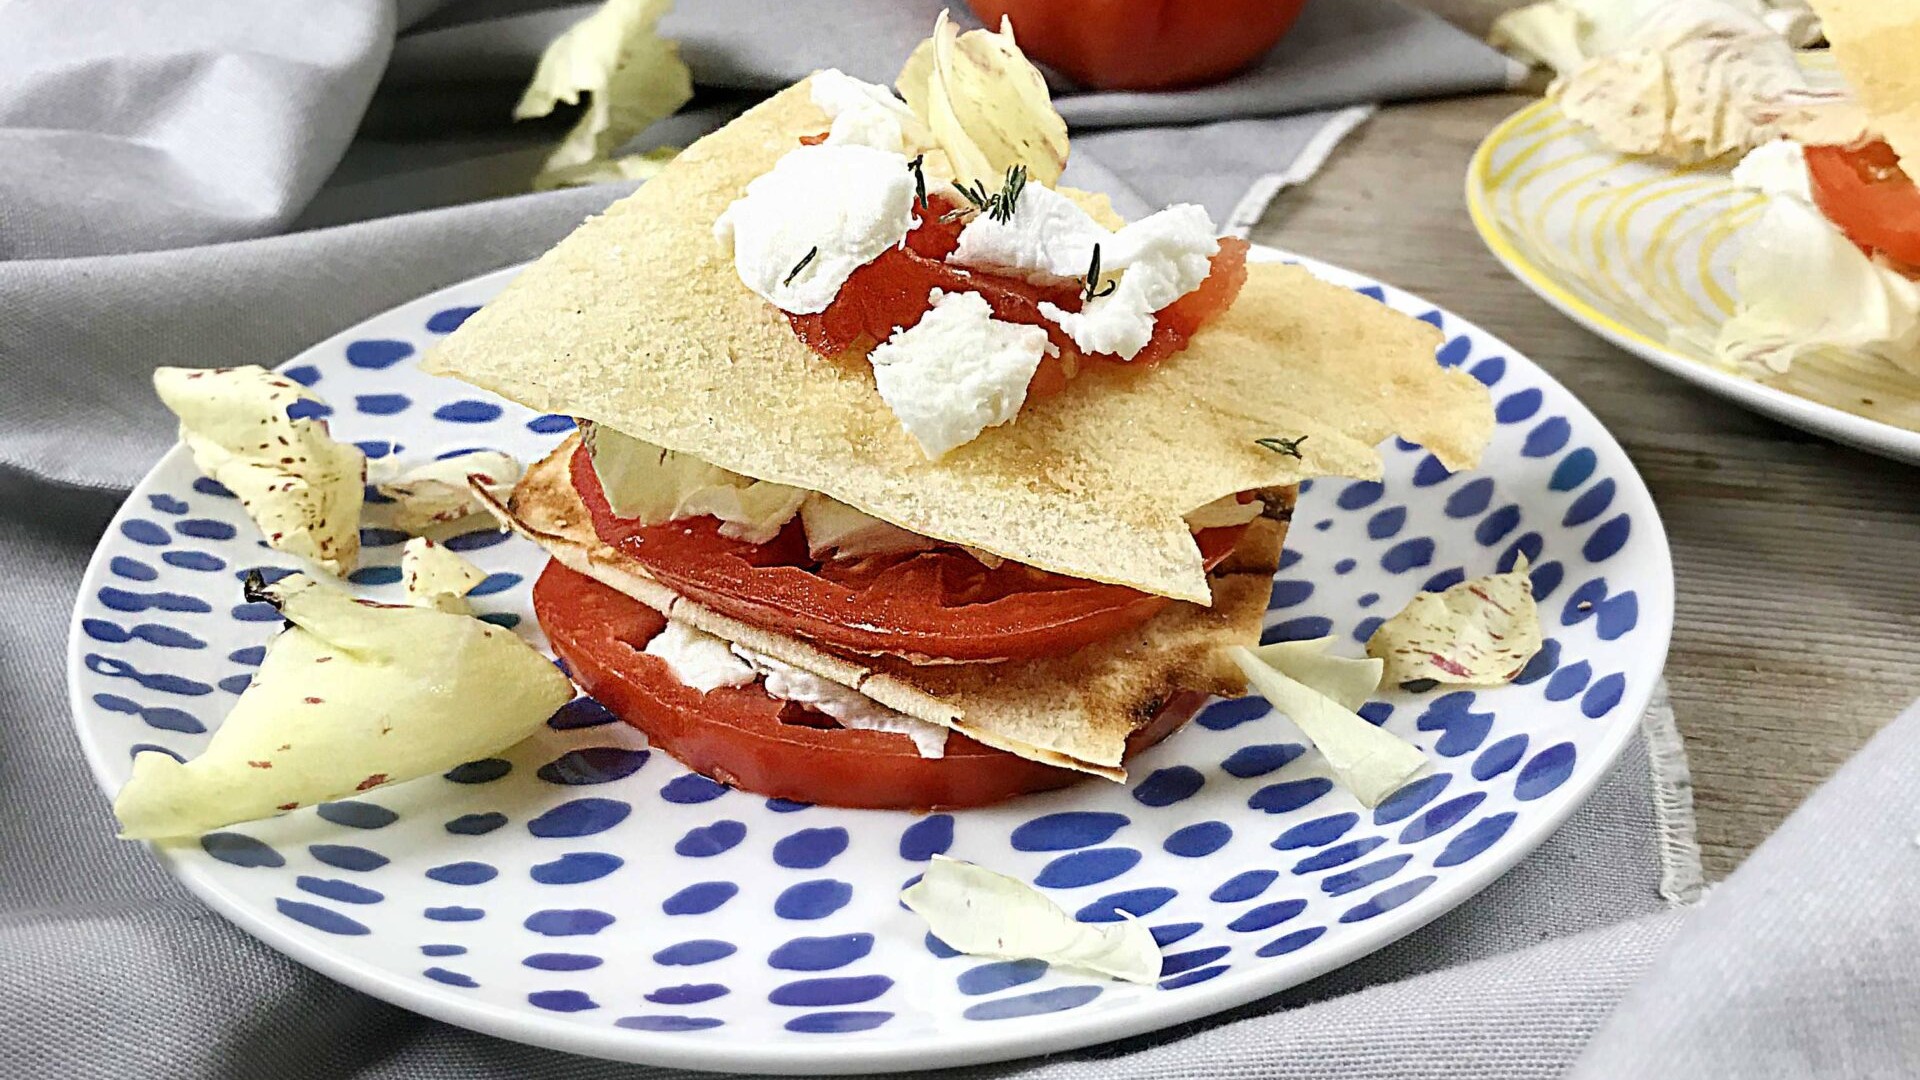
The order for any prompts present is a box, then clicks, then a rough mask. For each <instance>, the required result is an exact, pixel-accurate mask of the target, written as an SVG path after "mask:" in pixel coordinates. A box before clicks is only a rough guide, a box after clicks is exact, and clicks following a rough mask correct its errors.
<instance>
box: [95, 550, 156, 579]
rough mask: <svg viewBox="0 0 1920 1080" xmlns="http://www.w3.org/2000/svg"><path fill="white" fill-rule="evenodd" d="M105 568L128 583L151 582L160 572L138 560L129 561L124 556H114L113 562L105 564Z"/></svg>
mask: <svg viewBox="0 0 1920 1080" xmlns="http://www.w3.org/2000/svg"><path fill="white" fill-rule="evenodd" d="M107 568H108V569H109V570H112V571H113V572H114V573H115V574H118V575H119V576H121V577H123V578H126V579H127V580H128V581H152V580H153V579H154V578H157V577H159V576H160V571H158V570H155V569H154V568H153V567H151V566H148V565H147V564H146V563H143V562H141V561H140V560H139V559H129V558H127V557H126V556H125V555H115V556H114V557H113V561H112V562H110V563H108V564H107Z"/></svg>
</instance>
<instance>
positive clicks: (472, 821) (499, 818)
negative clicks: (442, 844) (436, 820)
mask: <svg viewBox="0 0 1920 1080" xmlns="http://www.w3.org/2000/svg"><path fill="white" fill-rule="evenodd" d="M506 823H507V815H505V814H502V813H498V812H493V811H489V812H487V813H482V814H461V815H460V816H459V817H457V818H454V819H453V820H452V821H449V822H447V824H446V830H447V831H448V832H450V833H453V834H455V835H456V836H485V835H486V834H487V833H490V832H492V831H493V830H495V829H497V828H499V827H500V826H502V825H505V824H506Z"/></svg>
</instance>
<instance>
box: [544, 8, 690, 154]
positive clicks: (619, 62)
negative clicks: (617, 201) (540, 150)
mask: <svg viewBox="0 0 1920 1080" xmlns="http://www.w3.org/2000/svg"><path fill="white" fill-rule="evenodd" d="M672 6H673V3H672V0H606V2H605V3H603V4H601V5H600V8H599V10H597V11H595V12H594V13H593V14H591V15H589V16H587V17H586V18H585V19H582V20H581V21H579V22H577V23H575V24H574V25H573V26H572V27H570V28H568V30H567V31H566V32H565V33H563V34H561V35H560V36H559V37H557V38H555V39H554V40H553V43H552V44H551V45H548V46H547V49H546V51H545V52H544V53H542V54H541V55H540V64H539V67H537V68H536V69H535V70H534V73H533V81H532V82H531V83H529V84H528V86H527V89H526V91H525V93H523V94H522V95H521V97H520V103H519V104H518V105H516V106H514V109H513V117H514V119H516V120H525V119H528V118H531V117H537V116H546V115H547V114H549V113H551V112H552V111H553V109H554V106H556V105H558V104H560V103H562V102H564V103H566V104H568V105H575V104H578V103H579V102H580V99H581V97H582V96H585V97H586V99H587V104H586V108H585V110H583V111H582V112H581V114H580V119H579V121H578V122H576V123H575V124H574V126H573V129H572V130H571V131H569V132H567V136H566V138H565V139H563V140H561V142H560V145H559V146H557V147H555V148H554V149H553V152H552V153H551V154H549V155H547V160H546V164H545V165H544V166H543V167H542V168H541V170H540V172H539V174H538V175H536V176H535V177H534V180H533V186H534V190H536V191H546V190H549V189H552V188H556V187H567V186H571V185H576V184H583V183H592V182H595V181H596V180H601V179H614V178H615V177H614V176H610V175H608V170H609V169H612V170H616V171H617V172H618V174H619V175H620V176H628V175H631V173H630V172H629V170H633V171H641V172H644V171H645V170H646V169H648V168H652V167H653V166H654V165H655V164H656V163H657V162H658V160H659V158H658V153H657V152H656V154H655V155H654V156H653V157H647V156H640V158H639V160H638V161H633V162H630V163H627V164H621V165H615V164H612V162H611V161H610V159H611V158H612V155H613V152H614V151H615V150H618V149H619V148H620V147H621V146H624V145H625V144H626V143H627V141H628V140H629V139H632V138H633V137H634V136H636V135H638V134H640V133H641V132H642V131H645V130H646V129H647V128H649V127H651V126H653V124H654V123H655V122H656V121H659V120H662V119H664V118H666V117H668V116H671V115H673V113H674V112H675V111H676V110H678V109H679V108H680V106H682V105H685V104H686V103H687V101H688V100H689V99H690V98H692V97H693V74H692V72H690V71H689V70H688V69H687V65H686V62H685V61H683V60H681V59H680V49H679V46H677V45H675V44H674V43H673V42H671V41H667V40H666V39H664V38H662V37H660V35H659V34H658V33H657V32H656V28H657V27H658V25H659V22H660V17H661V16H662V15H665V14H666V13H667V10H668V9H669V8H671V7H672ZM623 160H624V159H623Z"/></svg>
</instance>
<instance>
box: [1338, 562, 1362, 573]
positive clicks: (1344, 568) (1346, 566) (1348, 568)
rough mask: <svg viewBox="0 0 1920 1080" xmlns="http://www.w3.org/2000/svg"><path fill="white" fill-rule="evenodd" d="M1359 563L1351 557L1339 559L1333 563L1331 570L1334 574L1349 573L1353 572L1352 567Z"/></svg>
mask: <svg viewBox="0 0 1920 1080" xmlns="http://www.w3.org/2000/svg"><path fill="white" fill-rule="evenodd" d="M1359 565H1360V564H1359V563H1358V562H1356V561H1354V560H1352V559H1341V560H1340V561H1339V562H1337V563H1334V564H1333V572H1334V573H1336V574H1350V573H1352V572H1353V568H1354V567H1356V566H1359Z"/></svg>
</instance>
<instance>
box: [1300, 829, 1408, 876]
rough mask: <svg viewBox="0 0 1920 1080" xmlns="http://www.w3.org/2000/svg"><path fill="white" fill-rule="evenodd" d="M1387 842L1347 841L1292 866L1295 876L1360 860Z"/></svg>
mask: <svg viewBox="0 0 1920 1080" xmlns="http://www.w3.org/2000/svg"><path fill="white" fill-rule="evenodd" d="M1386 842H1387V838H1386V837H1384V836H1363V837H1361V838H1360V839H1358V840H1349V841H1347V842H1346V843H1344V844H1336V845H1334V846H1333V847H1330V848H1326V849H1324V850H1321V851H1316V852H1314V853H1313V854H1312V855H1309V856H1307V857H1306V858H1304V859H1301V860H1300V861H1299V862H1297V863H1294V864H1293V872H1294V873H1296V874H1317V873H1319V872H1320V871H1322V870H1331V869H1333V868H1334V867H1336V866H1345V865H1346V864H1348V863H1350V862H1352V861H1354V860H1355V859H1358V858H1360V857H1361V856H1363V855H1365V854H1367V853H1368V852H1369V851H1372V850H1373V849H1375V848H1377V847H1379V846H1380V845H1381V844H1384V843H1386Z"/></svg>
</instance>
